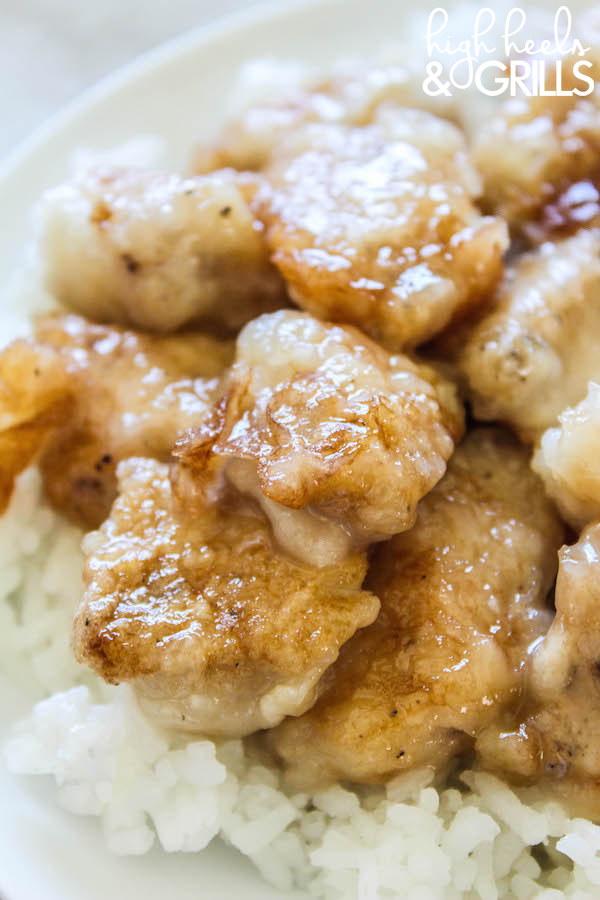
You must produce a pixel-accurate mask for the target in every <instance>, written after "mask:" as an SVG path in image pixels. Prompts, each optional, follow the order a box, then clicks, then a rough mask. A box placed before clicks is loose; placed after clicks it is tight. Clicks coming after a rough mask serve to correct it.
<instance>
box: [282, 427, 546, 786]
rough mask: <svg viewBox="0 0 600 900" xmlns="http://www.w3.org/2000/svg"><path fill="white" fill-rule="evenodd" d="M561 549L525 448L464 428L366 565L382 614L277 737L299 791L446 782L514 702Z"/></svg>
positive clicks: (496, 433) (541, 628)
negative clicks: (427, 771)
mask: <svg viewBox="0 0 600 900" xmlns="http://www.w3.org/2000/svg"><path fill="white" fill-rule="evenodd" d="M561 541H562V527H561V525H560V522H559V520H558V518H557V516H556V514H555V513H554V511H553V509H552V506H551V504H550V503H549V502H548V501H547V500H546V499H545V497H544V495H543V491H542V490H541V485H540V482H539V480H538V478H537V477H536V476H535V475H534V474H533V473H532V472H531V470H530V468H529V462H528V455H527V453H526V451H525V450H524V449H523V448H522V447H520V446H519V445H518V443H517V442H516V440H515V439H514V438H512V437H510V436H509V435H507V434H506V433H504V432H502V431H500V430H486V429H479V430H476V431H474V432H471V434H470V435H469V436H468V437H467V438H466V439H465V441H464V442H463V443H462V444H461V445H460V446H459V447H458V449H457V450H456V452H455V454H454V456H453V457H452V459H451V460H450V463H449V466H448V471H447V473H446V475H445V477H444V479H443V480H442V481H441V482H440V483H439V485H437V487H435V488H434V489H433V490H432V491H431V493H430V494H428V495H427V497H425V498H424V499H423V500H422V501H421V503H420V505H419V510H418V514H417V522H416V524H415V526H414V528H413V529H412V530H411V531H408V532H406V533H404V534H400V535H397V536H396V537H395V538H393V539H392V540H391V541H390V542H389V543H387V544H383V545H382V546H381V547H380V548H379V549H378V551H377V552H376V553H375V555H374V556H373V558H372V560H371V565H370V572H369V577H368V579H367V585H368V587H369V588H370V589H371V590H372V591H373V592H374V593H376V594H377V596H378V597H379V598H380V600H381V612H380V614H379V617H378V618H377V620H376V621H375V622H374V623H373V625H371V626H370V627H368V628H365V629H364V630H363V631H361V632H359V633H358V634H357V635H356V636H355V637H354V638H353V639H352V640H351V641H349V642H348V643H347V644H346V646H345V647H344V648H343V649H342V652H341V653H340V657H339V659H338V661H337V662H336V663H335V665H334V666H332V667H331V669H329V670H328V672H327V673H326V674H325V675H324V677H323V680H322V683H321V686H320V688H319V693H320V696H319V699H318V701H317V703H316V705H315V706H314V707H313V708H312V709H311V710H310V711H309V712H307V713H306V714H305V715H304V716H302V717H300V718H297V719H288V720H286V721H285V722H284V723H283V724H282V725H281V726H279V728H278V729H277V730H276V731H274V732H273V734H272V735H271V737H270V743H271V745H272V746H273V747H274V748H275V750H276V751H277V753H278V754H279V755H280V757H281V758H282V759H283V761H284V763H285V764H286V766H287V767H288V769H289V774H290V777H291V778H292V779H293V781H294V782H296V783H300V784H302V785H307V786H310V785H314V784H315V783H320V782H322V781H328V780H332V779H340V778H341V779H348V780H351V781H359V782H360V781H364V782H372V781H375V782H376V781H381V780H385V779H386V778H388V777H390V776H391V775H393V774H394V773H397V772H400V771H403V770H405V769H409V768H413V767H415V766H422V765H428V766H432V767H434V768H435V769H436V770H437V771H441V772H443V771H444V770H445V769H446V768H447V767H448V765H449V763H450V761H451V760H452V759H453V758H454V757H455V756H456V755H457V754H459V753H461V752H462V751H465V750H467V749H469V748H470V747H472V745H473V743H474V740H475V738H476V736H477V735H478V733H479V732H480V731H481V730H482V729H483V728H485V726H486V725H487V724H488V723H490V722H491V721H493V720H494V719H495V718H496V717H498V716H499V715H500V713H501V711H502V710H503V709H506V708H507V707H508V708H514V707H515V706H516V704H517V702H518V700H519V696H520V687H521V670H522V668H523V666H524V665H525V662H526V659H527V654H528V648H530V646H531V644H532V643H533V642H534V641H535V640H536V639H537V638H539V636H540V635H543V634H544V633H545V631H546V630H547V628H548V625H549V621H550V618H551V613H550V611H549V608H548V606H547V604H546V595H547V592H548V590H549V589H550V587H551V586H552V583H553V580H554V576H555V573H556V564H557V561H556V550H557V548H558V547H559V546H560V544H561ZM299 747H301V748H302V752H300V753H299V752H298V748H299Z"/></svg>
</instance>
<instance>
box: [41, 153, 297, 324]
mask: <svg viewBox="0 0 600 900" xmlns="http://www.w3.org/2000/svg"><path fill="white" fill-rule="evenodd" d="M39 245H40V252H41V256H42V258H43V261H44V265H45V270H46V281H47V284H48V287H49V289H50V291H51V292H52V293H53V294H54V295H55V296H56V297H57V299H58V300H60V301H61V302H62V303H64V304H65V305H66V306H67V307H69V308H71V309H72V310H74V311H75V312H80V313H83V314H85V315H87V316H89V317H90V318H92V319H95V320H97V321H101V322H109V323H112V324H122V325H130V326H134V327H137V328H142V329H147V330H149V331H158V332H168V331H175V330H177V329H178V328H180V327H182V326H183V325H188V324H190V323H193V324H198V323H203V324H207V323H208V324H210V325H214V326H218V327H221V328H223V329H236V328H239V327H240V326H241V325H242V324H243V323H244V322H246V321H248V320H249V319H251V318H253V316H255V315H258V314H260V313H261V312H266V311H269V310H272V309H277V308H278V307H280V306H282V305H284V303H285V299H284V292H283V286H282V282H281V279H280V277H279V275H278V274H277V271H276V269H275V268H274V267H273V266H272V265H271V263H270V262H269V258H268V252H267V248H266V244H265V241H264V236H263V234H262V231H261V226H260V225H259V223H257V222H256V221H255V220H254V219H253V217H252V215H251V213H250V211H249V209H248V206H247V203H246V201H245V199H244V196H243V192H242V185H241V181H240V178H239V176H237V175H235V173H233V172H217V173H214V174H213V175H210V176H205V177H196V178H185V179H183V178H180V177H179V176H178V175H169V174H165V173H161V172H148V171H144V170H136V169H109V168H101V169H93V170H91V171H88V172H85V173H82V174H81V175H79V176H78V177H77V178H76V179H75V180H74V181H73V182H71V183H68V184H64V185H61V186H60V187H57V188H55V189H53V190H51V191H49V192H48V193H47V194H46V195H45V197H44V200H43V201H42V204H41V207H40V210H39Z"/></svg>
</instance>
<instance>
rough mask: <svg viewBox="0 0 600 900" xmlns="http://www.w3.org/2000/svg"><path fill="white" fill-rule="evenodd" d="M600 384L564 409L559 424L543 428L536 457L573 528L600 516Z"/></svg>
mask: <svg viewBox="0 0 600 900" xmlns="http://www.w3.org/2000/svg"><path fill="white" fill-rule="evenodd" d="M599 437H600V385H598V384H596V383H595V382H591V383H590V385H589V389H588V393H587V396H586V397H585V398H584V399H583V400H582V401H581V403H579V404H578V405H577V406H575V407H570V408H569V409H566V410H564V411H563V412H562V413H561V414H560V416H559V425H558V426H557V427H556V428H549V429H548V431H546V432H544V434H543V436H542V440H541V442H540V445H539V447H538V449H537V451H536V454H535V456H534V458H533V462H532V465H533V468H534V469H535V471H536V472H538V474H539V475H540V476H541V477H542V480H543V481H544V485H545V488H546V492H547V493H548V494H549V496H550V497H552V499H553V500H554V502H555V503H556V504H557V506H558V508H559V509H560V511H561V514H562V516H563V518H564V519H566V521H567V522H569V523H570V524H571V525H572V526H573V528H575V529H576V530H580V529H581V528H583V526H584V525H587V524H588V522H592V521H597V520H599V519H600V454H599V453H598V447H599V446H600V442H599Z"/></svg>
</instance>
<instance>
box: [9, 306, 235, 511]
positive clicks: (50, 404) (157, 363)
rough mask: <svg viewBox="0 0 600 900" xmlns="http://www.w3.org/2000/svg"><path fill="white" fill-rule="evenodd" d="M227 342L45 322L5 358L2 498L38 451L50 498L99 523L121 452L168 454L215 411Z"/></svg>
mask: <svg viewBox="0 0 600 900" xmlns="http://www.w3.org/2000/svg"><path fill="white" fill-rule="evenodd" d="M231 349H232V348H231V344H229V343H226V342H221V341H217V340H216V339H215V338H211V337H207V336H205V335H203V334H197V333H193V332H190V333H188V334H185V335H178V336H172V337H159V336H151V335H141V334H138V333H136V332H132V331H125V330H123V329H120V328H114V327H108V326H103V325H95V324H92V323H90V322H88V321H87V320H86V319H83V318H81V317H79V316H75V315H68V316H56V317H49V318H46V319H43V320H41V321H40V322H39V323H38V324H37V327H36V333H35V337H34V338H32V339H30V340H27V341H17V342H16V343H15V344H13V345H11V346H10V347H9V348H7V350H5V351H4V353H3V354H2V356H0V485H1V495H0V499H3V500H4V505H5V504H6V502H7V500H8V498H9V497H10V492H11V490H12V483H13V480H14V477H15V476H16V475H17V474H18V472H20V471H21V470H22V469H24V468H25V467H26V466H27V465H28V464H29V463H30V462H32V461H33V459H34V458H35V457H39V459H40V465H41V469H42V473H43V475H44V481H45V487H46V492H47V494H48V496H49V498H50V500H51V501H52V503H53V504H54V506H55V507H56V508H57V509H59V510H61V511H62V512H65V513H66V514H67V515H69V516H70V517H71V518H72V519H74V520H75V521H76V522H78V523H80V524H82V525H84V527H97V526H98V525H99V524H100V523H101V522H102V521H103V519H104V518H106V516H107V515H108V512H109V509H110V506H111V503H112V501H113V500H114V498H115V495H116V478H115V469H116V465H117V463H118V462H119V460H120V459H124V458H126V457H128V456H132V455H135V454H136V453H137V454H140V453H143V454H145V455H146V456H155V457H157V458H158V459H163V460H167V459H168V458H169V455H170V451H171V447H172V445H173V444H174V442H175V440H176V439H177V437H178V436H179V434H180V433H181V432H183V431H185V430H186V429H189V428H191V427H192V426H194V427H197V426H198V424H199V423H200V422H202V420H203V419H204V418H205V417H206V416H207V414H208V413H209V411H210V409H211V407H212V403H213V402H214V399H215V396H216V394H217V391H218V387H219V375H220V374H221V373H222V371H223V369H224V368H225V366H226V365H227V364H228V363H229V361H230V358H231Z"/></svg>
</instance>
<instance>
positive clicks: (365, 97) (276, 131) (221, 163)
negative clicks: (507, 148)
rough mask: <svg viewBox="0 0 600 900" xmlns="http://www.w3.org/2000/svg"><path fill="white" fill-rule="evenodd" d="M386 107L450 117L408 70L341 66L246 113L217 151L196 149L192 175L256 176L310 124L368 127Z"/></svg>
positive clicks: (220, 140) (227, 131)
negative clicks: (239, 173)
mask: <svg viewBox="0 0 600 900" xmlns="http://www.w3.org/2000/svg"><path fill="white" fill-rule="evenodd" d="M384 104H396V105H401V106H418V107H424V106H425V105H427V106H431V107H433V108H434V109H435V110H437V111H439V112H440V114H444V113H445V114H451V112H452V110H451V108H450V107H449V105H448V101H446V100H444V98H440V99H439V100H433V99H432V98H428V97H427V96H426V94H424V93H423V91H422V90H421V84H420V80H419V81H417V80H416V79H415V77H414V75H412V74H411V72H410V71H409V70H408V69H407V68H405V67H404V66H399V65H393V64H392V65H373V64H370V63H360V62H356V61H353V62H352V63H342V64H340V65H338V66H336V67H335V69H334V70H333V72H332V73H331V75H329V76H328V77H327V78H326V79H325V80H323V81H320V82H318V83H317V84H316V85H311V86H309V87H307V88H304V87H298V88H295V89H293V90H290V91H289V92H287V93H286V95H285V96H283V97H281V98H280V99H277V100H275V101H273V100H271V99H269V100H267V101H265V102H263V103H258V104H256V105H253V106H251V107H249V108H248V109H246V110H244V111H243V112H242V114H241V115H240V116H239V117H238V118H236V119H234V120H233V121H231V122H229V123H228V125H227V126H226V127H225V129H224V130H223V132H222V133H221V134H220V135H219V137H218V139H217V141H216V142H215V144H214V145H212V146H208V147H200V148H199V149H198V151H197V152H196V154H195V157H194V160H193V168H194V171H196V172H212V171H214V170H215V169H223V168H228V167H231V168H234V169H239V170H241V171H258V170H260V169H262V168H263V167H264V166H265V165H266V164H267V163H268V161H269V159H270V156H271V154H272V153H273V151H275V150H276V149H277V146H278V144H279V143H280V142H281V141H282V140H283V139H284V138H285V137H286V136H287V135H289V133H290V132H291V131H292V130H297V129H299V128H301V127H302V126H303V125H306V124H307V123H309V122H331V123H336V122H337V123H341V124H345V125H368V124H370V123H371V122H372V121H373V118H374V116H375V115H376V113H377V112H378V110H379V109H380V108H381V106H382V105H384Z"/></svg>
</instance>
